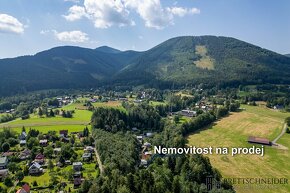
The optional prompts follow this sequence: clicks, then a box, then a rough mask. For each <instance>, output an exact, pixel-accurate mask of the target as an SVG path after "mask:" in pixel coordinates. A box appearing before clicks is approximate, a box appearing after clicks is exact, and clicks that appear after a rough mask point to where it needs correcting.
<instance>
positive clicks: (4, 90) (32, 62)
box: [0, 46, 140, 96]
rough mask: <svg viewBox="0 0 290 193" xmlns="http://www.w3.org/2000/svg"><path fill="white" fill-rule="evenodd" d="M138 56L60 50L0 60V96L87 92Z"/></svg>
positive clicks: (73, 48) (89, 50) (85, 50)
mask: <svg viewBox="0 0 290 193" xmlns="http://www.w3.org/2000/svg"><path fill="white" fill-rule="evenodd" d="M139 54H140V53H139V52H134V51H125V52H119V53H105V52H101V51H98V50H93V49H87V48H80V47H72V46H64V47H56V48H52V49H50V50H47V51H43V52H40V53H38V54H36V55H34V56H23V57H17V58H12V59H2V60H0V82H1V85H0V96H3V95H7V94H14V93H19V92H26V91H32V90H40V89H53V88H84V87H85V88H89V87H92V86H96V85H98V83H99V82H100V80H102V79H104V77H110V76H112V75H113V74H115V73H116V72H118V71H119V70H120V69H122V68H123V67H124V66H125V64H126V63H127V62H130V61H131V60H132V59H134V58H136V57H137V56H138V55H139Z"/></svg>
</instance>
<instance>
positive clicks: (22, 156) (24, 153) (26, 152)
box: [18, 149, 31, 160]
mask: <svg viewBox="0 0 290 193" xmlns="http://www.w3.org/2000/svg"><path fill="white" fill-rule="evenodd" d="M30 156H31V151H30V150H29V149H25V150H23V151H22V152H20V154H19V156H18V158H19V159H21V160H25V159H28V158H30Z"/></svg>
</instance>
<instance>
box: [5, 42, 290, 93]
mask: <svg viewBox="0 0 290 193" xmlns="http://www.w3.org/2000/svg"><path fill="white" fill-rule="evenodd" d="M0 82H1V85H0V96H4V95H11V94H16V93H22V92H26V91H33V90H40V89H63V88H65V89H69V88H91V87H96V86H100V85H104V86H106V85H110V86H111V85H121V86H124V85H143V84H144V85H148V86H153V87H161V86H162V87H163V88H169V87H171V86H172V84H173V83H175V85H177V86H178V85H185V84H199V83H205V84H207V83H208V84H214V85H217V84H219V85H234V86H237V85H239V84H259V83H279V84H281V83H282V84H283V83H290V58H289V57H286V56H283V55H280V54H277V53H274V52H272V51H269V50H266V49H262V48H260V47H257V46H254V45H252V44H249V43H246V42H243V41H240V40H237V39H234V38H228V37H216V36H199V37H194V36H185V37H177V38H172V39H170V40H167V41H165V42H163V43H161V44H160V45H157V46H156V47H154V48H152V49H150V50H148V51H145V52H136V51H120V50H117V49H114V48H110V47H107V46H102V47H99V48H96V49H88V48H80V47H72V46H64V47H56V48H52V49H50V50H47V51H43V52H40V53H38V54H36V55H34V56H22V57H17V58H11V59H2V60H0Z"/></svg>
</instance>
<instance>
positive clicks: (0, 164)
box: [0, 157, 8, 169]
mask: <svg viewBox="0 0 290 193" xmlns="http://www.w3.org/2000/svg"><path fill="white" fill-rule="evenodd" d="M7 165H8V159H7V157H0V169H6V168H7Z"/></svg>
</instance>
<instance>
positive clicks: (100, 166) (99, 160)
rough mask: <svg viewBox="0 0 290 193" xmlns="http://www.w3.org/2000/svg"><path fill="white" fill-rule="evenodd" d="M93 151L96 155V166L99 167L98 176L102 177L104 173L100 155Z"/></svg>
mask: <svg viewBox="0 0 290 193" xmlns="http://www.w3.org/2000/svg"><path fill="white" fill-rule="evenodd" d="M94 150H95V154H96V158H97V161H98V165H99V168H100V174H101V175H102V174H103V173H104V166H103V164H102V162H101V158H100V155H99V154H98V151H97V149H96V148H94Z"/></svg>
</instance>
